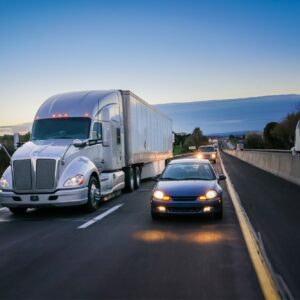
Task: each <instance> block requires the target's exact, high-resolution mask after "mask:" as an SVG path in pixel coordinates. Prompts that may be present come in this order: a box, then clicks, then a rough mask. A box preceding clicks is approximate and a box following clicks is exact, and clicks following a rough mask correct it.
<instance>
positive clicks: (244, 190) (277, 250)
mask: <svg viewBox="0 0 300 300" xmlns="http://www.w3.org/2000/svg"><path fill="white" fill-rule="evenodd" d="M222 158H223V163H224V166H225V168H226V170H227V172H228V174H229V176H230V178H231V181H232V183H233V185H234V187H235V190H236V191H237V193H238V195H239V197H240V200H241V203H242V205H243V207H244V208H245V210H246V213H247V214H248V216H249V218H250V221H251V223H252V225H253V227H254V229H255V231H257V232H259V233H260V235H261V238H262V241H263V244H264V247H265V250H266V253H267V256H268V258H269V260H270V261H271V264H272V266H273V269H274V271H275V273H277V274H278V276H279V278H278V280H279V281H280V280H283V281H284V285H286V286H287V289H288V290H289V291H290V292H291V293H292V295H293V297H294V298H295V299H300V259H299V254H300V234H299V230H300V186H298V185H296V184H293V183H291V182H288V181H286V180H284V179H281V178H279V177H277V176H274V175H272V174H271V173H268V172H265V171H262V170H260V169H258V168H256V167H254V166H252V165H250V164H248V163H246V162H243V161H242V160H240V159H238V158H236V157H233V156H231V155H228V154H226V153H223V154H222Z"/></svg>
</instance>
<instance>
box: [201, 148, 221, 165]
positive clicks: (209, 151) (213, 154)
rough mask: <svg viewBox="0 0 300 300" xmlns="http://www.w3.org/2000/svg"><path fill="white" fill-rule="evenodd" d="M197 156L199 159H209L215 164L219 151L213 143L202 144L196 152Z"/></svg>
mask: <svg viewBox="0 0 300 300" xmlns="http://www.w3.org/2000/svg"><path fill="white" fill-rule="evenodd" d="M196 157H197V158H198V159H208V160H210V161H211V162H213V163H214V164H215V163H216V162H217V157H218V151H217V150H216V149H215V148H214V146H211V145H208V146H200V147H199V148H198V152H197V153H196Z"/></svg>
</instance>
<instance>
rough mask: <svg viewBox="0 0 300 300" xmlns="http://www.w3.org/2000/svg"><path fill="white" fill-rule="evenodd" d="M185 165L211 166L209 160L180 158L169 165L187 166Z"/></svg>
mask: <svg viewBox="0 0 300 300" xmlns="http://www.w3.org/2000/svg"><path fill="white" fill-rule="evenodd" d="M185 163H199V164H200V163H204V164H210V162H209V160H208V159H197V158H179V159H174V160H171V161H170V162H169V164H172V165H174V164H185Z"/></svg>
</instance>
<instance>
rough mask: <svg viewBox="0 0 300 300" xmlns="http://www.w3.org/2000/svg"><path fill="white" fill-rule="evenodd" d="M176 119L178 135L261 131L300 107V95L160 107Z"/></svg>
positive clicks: (169, 104) (174, 121) (175, 127)
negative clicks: (196, 132) (181, 133)
mask: <svg viewBox="0 0 300 300" xmlns="http://www.w3.org/2000/svg"><path fill="white" fill-rule="evenodd" d="M156 107H157V108H158V109H159V110H161V111H162V112H163V113H165V114H166V115H168V116H169V117H170V118H172V119H173V128H174V130H175V132H191V131H192V130H193V129H194V128H195V127H200V128H201V129H202V131H203V132H204V133H205V134H215V133H219V134H222V133H230V132H244V131H262V130H263V128H264V126H265V125H266V123H268V122H271V121H280V120H282V118H284V117H285V115H286V114H287V113H288V112H291V111H294V110H295V109H296V107H298V108H299V107H300V95H276V96H263V97H254V98H243V99H230V100H210V101H197V102H183V103H168V104H158V105H156Z"/></svg>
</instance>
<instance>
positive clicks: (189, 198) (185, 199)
mask: <svg viewBox="0 0 300 300" xmlns="http://www.w3.org/2000/svg"><path fill="white" fill-rule="evenodd" d="M171 198H172V200H173V201H195V200H196V199H197V197H195V196H193V197H171Z"/></svg>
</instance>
